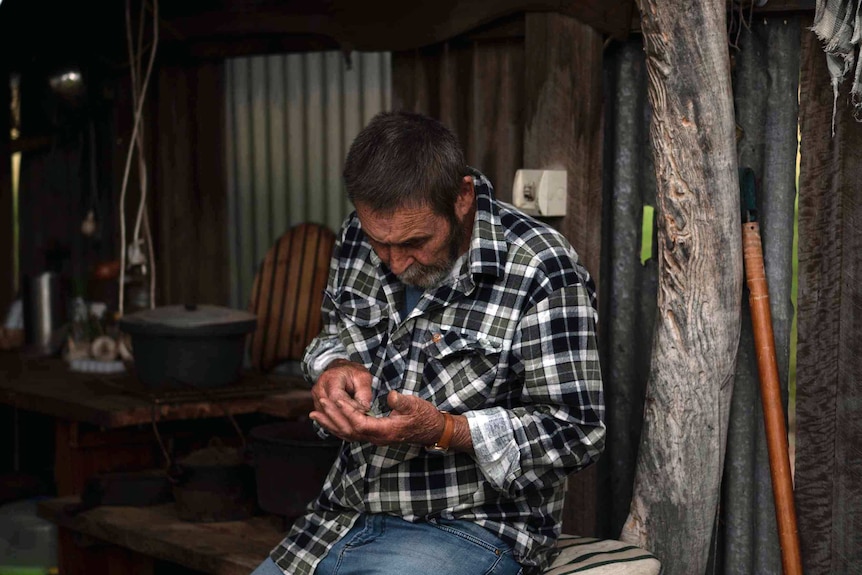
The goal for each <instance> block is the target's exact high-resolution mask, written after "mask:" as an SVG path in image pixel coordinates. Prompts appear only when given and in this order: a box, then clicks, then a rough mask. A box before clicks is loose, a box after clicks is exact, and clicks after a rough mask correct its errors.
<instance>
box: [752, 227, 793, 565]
mask: <svg viewBox="0 0 862 575" xmlns="http://www.w3.org/2000/svg"><path fill="white" fill-rule="evenodd" d="M742 246H743V261H744V264H745V280H746V283H747V284H748V291H749V297H748V303H749V306H750V307H751V321H752V324H753V326H754V347H755V350H756V352H757V371H758V373H759V374H760V395H761V399H762V401H763V417H764V423H765V425H766V444H767V448H768V450H769V471H770V474H771V476H772V493H773V497H774V498H775V517H776V520H777V522H778V540H779V542H780V544H781V564H782V566H783V568H784V575H802V558H801V555H800V552H799V534H798V532H797V527H796V507H795V505H794V502H793V479H792V477H791V474H790V455H789V451H788V446H787V428H786V426H785V424H784V405H783V403H782V400H781V385H780V382H779V378H778V363H777V360H776V357H775V339H774V336H773V334H772V315H771V312H770V310H769V288H768V286H767V283H766V272H765V271H764V267H763V246H762V244H761V241H760V225H759V224H758V223H757V222H747V223H744V224H743V226H742Z"/></svg>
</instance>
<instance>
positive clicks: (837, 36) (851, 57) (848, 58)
mask: <svg viewBox="0 0 862 575" xmlns="http://www.w3.org/2000/svg"><path fill="white" fill-rule="evenodd" d="M811 31H812V32H814V34H815V35H816V36H817V38H818V39H819V40H820V41H821V42H822V43H823V51H824V52H825V53H826V62H827V65H828V68H829V75H830V77H831V79H832V97H833V101H832V136H833V137H834V136H835V115H836V113H837V110H838V91H839V86H840V85H841V83H842V82H843V81H844V79H845V78H846V77H847V74H848V72H850V71H851V70H852V71H853V75H852V78H853V85H852V86H851V88H850V102H851V105H852V106H853V115H854V117H855V118H856V120H857V121H862V62H860V57H859V47H860V44H862V0H817V7H816V10H815V14H814V25H813V26H812V27H811Z"/></svg>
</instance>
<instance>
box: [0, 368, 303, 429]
mask: <svg viewBox="0 0 862 575" xmlns="http://www.w3.org/2000/svg"><path fill="white" fill-rule="evenodd" d="M0 403H6V404H9V405H14V406H16V407H19V408H21V409H28V410H31V411H36V412H39V413H43V414H46V415H52V416H55V417H59V418H62V419H67V420H69V421H77V422H86V423H91V424H93V425H96V426H99V427H102V428H118V427H126V426H132V425H140V424H149V423H151V422H152V421H153V418H154V416H155V418H156V419H157V420H158V421H170V420H186V419H200V418H205V417H220V416H224V414H225V410H228V411H229V412H230V413H231V414H233V415H240V414H244V413H255V412H260V413H268V414H270V415H274V416H278V417H283V418H286V419H290V418H294V417H297V416H298V415H302V414H304V413H307V412H308V411H309V408H310V407H311V394H310V392H309V391H308V389H307V388H306V386H305V384H304V382H303V381H302V379H301V378H299V377H296V376H289V375H263V374H259V373H252V372H249V373H245V374H243V376H242V378H241V379H240V381H238V382H237V383H235V384H231V385H229V386H225V387H220V388H201V389H173V390H159V389H152V388H147V387H146V386H144V385H143V384H141V383H140V381H138V379H137V378H136V377H135V376H134V375H133V374H130V373H123V374H114V375H106V374H92V373H79V372H74V371H71V370H69V368H68V367H67V365H66V363H65V362H64V361H63V360H62V359H60V358H56V357H49V358H41V357H26V356H23V355H20V354H18V353H14V352H0Z"/></svg>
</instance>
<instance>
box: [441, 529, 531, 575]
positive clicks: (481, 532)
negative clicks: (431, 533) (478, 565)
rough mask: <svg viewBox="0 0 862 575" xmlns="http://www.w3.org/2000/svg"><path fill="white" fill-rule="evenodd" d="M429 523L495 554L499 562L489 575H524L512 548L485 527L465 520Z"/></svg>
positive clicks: (494, 565)
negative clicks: (521, 574)
mask: <svg viewBox="0 0 862 575" xmlns="http://www.w3.org/2000/svg"><path fill="white" fill-rule="evenodd" d="M429 523H430V524H431V525H433V526H434V527H436V528H437V529H439V530H441V531H444V532H446V533H449V534H450V535H453V536H455V537H458V538H459V539H461V540H462V541H466V542H468V543H470V544H472V545H475V546H476V547H478V548H480V549H482V550H484V551H486V552H489V553H493V554H494V556H495V557H496V558H497V560H496V561H494V562H493V564H492V566H491V568H490V569H489V570H488V571H487V574H488V575H492V574H493V575H519V574H520V573H522V569H521V565H520V564H519V563H518V562H517V561H516V560H515V558H514V554H513V553H512V548H511V547H510V546H509V545H508V544H507V543H506V542H505V541H503V540H502V539H500V538H499V537H498V536H497V535H495V534H494V533H492V532H490V531H488V530H487V529H485V528H484V527H482V526H480V525H477V524H475V523H473V522H470V521H464V520H447V519H433V520H431V521H429Z"/></svg>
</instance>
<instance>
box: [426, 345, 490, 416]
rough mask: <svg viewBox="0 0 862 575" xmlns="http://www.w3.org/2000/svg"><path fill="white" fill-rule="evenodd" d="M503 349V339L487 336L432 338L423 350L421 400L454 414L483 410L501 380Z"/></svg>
mask: <svg viewBox="0 0 862 575" xmlns="http://www.w3.org/2000/svg"><path fill="white" fill-rule="evenodd" d="M502 348H503V342H502V341H501V340H499V339H496V338H490V337H487V336H483V335H473V334H468V333H459V332H458V331H448V332H446V333H445V334H435V335H432V336H431V338H430V340H429V341H428V343H426V344H425V345H424V347H423V352H424V354H423V355H424V357H425V365H424V366H423V370H422V380H423V385H422V389H421V390H420V393H419V395H420V397H423V398H424V399H427V400H428V401H430V402H431V403H434V404H435V405H437V407H438V408H439V409H442V410H444V411H452V412H453V413H463V412H464V411H469V410H472V409H478V408H480V407H482V406H483V405H484V404H485V402H486V400H487V398H488V396H489V395H490V393H491V389H492V388H493V386H494V381H495V380H496V379H497V367H498V364H499V361H500V353H501V351H502Z"/></svg>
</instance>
